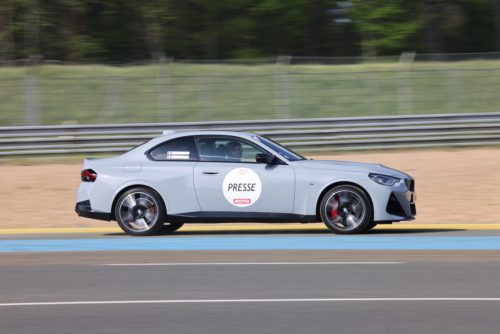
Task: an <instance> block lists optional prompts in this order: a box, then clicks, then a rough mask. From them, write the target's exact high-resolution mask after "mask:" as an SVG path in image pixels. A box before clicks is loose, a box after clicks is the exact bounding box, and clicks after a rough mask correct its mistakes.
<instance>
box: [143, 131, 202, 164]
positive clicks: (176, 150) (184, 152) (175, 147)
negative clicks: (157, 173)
mask: <svg viewBox="0 0 500 334" xmlns="http://www.w3.org/2000/svg"><path fill="white" fill-rule="evenodd" d="M149 155H150V156H151V158H153V159H154V160H157V161H164V160H167V161H168V160H200V159H199V157H198V151H197V150H196V144H195V142H194V137H183V138H178V139H174V140H171V141H168V142H165V143H163V144H161V145H160V146H157V147H156V148H154V149H153V150H152V151H151V152H149Z"/></svg>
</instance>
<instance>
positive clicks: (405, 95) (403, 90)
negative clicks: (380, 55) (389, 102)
mask: <svg viewBox="0 0 500 334" xmlns="http://www.w3.org/2000/svg"><path fill="white" fill-rule="evenodd" d="M414 59H415V52H403V53H401V56H400V57H399V63H398V69H397V73H396V75H397V85H398V113H399V114H400V115H405V114H409V115H412V114H413V101H412V99H413V98H412V89H411V66H412V64H413V60H414Z"/></svg>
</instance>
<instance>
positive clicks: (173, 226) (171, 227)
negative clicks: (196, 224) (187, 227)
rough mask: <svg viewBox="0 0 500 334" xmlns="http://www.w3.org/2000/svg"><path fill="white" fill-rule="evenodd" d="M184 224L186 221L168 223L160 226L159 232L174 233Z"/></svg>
mask: <svg viewBox="0 0 500 334" xmlns="http://www.w3.org/2000/svg"><path fill="white" fill-rule="evenodd" d="M183 225H184V223H167V224H165V225H163V226H162V227H161V228H160V232H159V233H160V234H170V233H174V232H175V231H177V230H178V229H180V228H181V227H182V226H183Z"/></svg>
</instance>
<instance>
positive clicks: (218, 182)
mask: <svg viewBox="0 0 500 334" xmlns="http://www.w3.org/2000/svg"><path fill="white" fill-rule="evenodd" d="M81 178H82V182H81V184H80V187H79V188H78V192H77V196H76V197H77V199H76V202H77V203H76V212H77V214H78V215H79V216H81V217H87V218H94V219H101V220H107V221H110V220H116V221H117V222H118V225H119V226H120V227H121V228H122V229H123V231H125V232H126V233H128V234H131V235H151V234H154V233H156V232H158V231H159V230H160V229H161V230H162V231H163V232H173V231H175V230H177V229H179V228H180V227H181V226H182V225H183V224H184V223H191V222H192V223H205V222H206V223H222V222H268V223H276V222H300V223H312V222H321V221H323V222H324V223H325V225H326V226H327V227H328V228H329V229H330V230H331V231H332V232H334V233H340V234H354V233H360V232H362V231H366V230H368V229H370V228H373V227H374V226H375V225H377V224H390V223H392V222H399V221H403V220H405V221H406V220H413V219H415V218H414V217H415V215H416V208H415V201H416V194H415V181H414V179H413V178H412V177H411V176H409V175H407V174H405V173H402V172H400V171H397V170H394V169H391V168H388V167H385V166H382V165H378V164H372V163H358V162H345V161H320V160H307V159H306V158H304V157H302V156H301V155H299V154H297V153H295V152H293V151H291V150H290V149H287V148H285V147H283V146H281V145H280V144H278V143H276V142H273V141H272V140H270V139H268V138H265V137H262V136H259V135H258V134H254V133H249V132H230V131H192V132H174V131H165V132H164V134H163V135H162V136H159V137H157V138H154V139H152V140H150V141H148V142H146V143H144V144H142V145H140V146H138V147H136V148H134V149H132V150H130V151H128V152H126V153H124V154H122V155H120V156H117V157H113V158H106V159H91V158H89V159H85V160H84V165H83V170H82V173H81Z"/></svg>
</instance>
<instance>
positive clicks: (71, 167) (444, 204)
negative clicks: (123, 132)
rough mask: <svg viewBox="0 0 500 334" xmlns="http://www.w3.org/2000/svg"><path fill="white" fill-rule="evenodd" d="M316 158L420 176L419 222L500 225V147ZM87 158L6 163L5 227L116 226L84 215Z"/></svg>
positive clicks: (1, 194)
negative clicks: (81, 200)
mask: <svg viewBox="0 0 500 334" xmlns="http://www.w3.org/2000/svg"><path fill="white" fill-rule="evenodd" d="M307 157H308V158H313V159H317V160H319V159H327V160H348V161H360V162H373V163H379V164H383V165H386V166H389V167H392V168H396V169H399V170H402V171H404V172H406V173H408V174H410V175H412V176H413V177H414V178H415V179H416V191H417V194H418V200H417V212H418V216H417V220H416V221H414V223H429V224H430V223H432V224H436V223H445V224H446V223H448V224H452V223H457V224H458V223H467V224H471V223H478V224H479V223H483V224H484V223H500V218H499V215H498V209H499V208H500V149H499V148H467V149H429V150H409V151H378V152H348V153H339V154H331V155H313V154H311V155H307ZM81 168H82V163H81V162H78V163H77V162H74V163H73V162H72V163H68V162H65V163H62V162H57V161H54V162H40V163H35V162H30V163H27V162H19V163H15V162H11V163H3V164H2V165H0V174H1V175H2V182H1V187H0V202H1V203H2V207H3V209H4V210H7V211H8V213H6V214H5V215H4V218H3V219H2V220H1V221H0V228H19V227H78V226H93V227H99V226H100V227H104V226H106V227H114V226H116V223H115V222H103V221H98V220H91V219H85V218H79V217H78V216H77V215H76V213H75V211H74V206H75V195H76V189H77V188H78V184H79V183H80V170H81Z"/></svg>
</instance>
